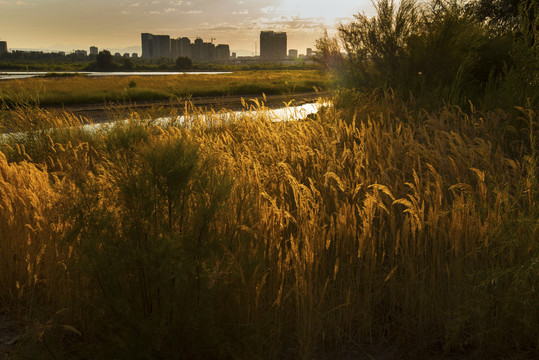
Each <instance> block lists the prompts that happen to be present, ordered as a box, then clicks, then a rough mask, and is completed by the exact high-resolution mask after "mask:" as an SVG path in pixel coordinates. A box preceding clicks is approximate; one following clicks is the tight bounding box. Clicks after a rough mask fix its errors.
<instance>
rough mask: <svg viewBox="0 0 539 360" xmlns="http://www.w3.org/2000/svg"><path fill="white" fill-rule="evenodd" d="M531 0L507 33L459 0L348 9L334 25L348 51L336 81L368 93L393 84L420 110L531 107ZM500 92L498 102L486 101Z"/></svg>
mask: <svg viewBox="0 0 539 360" xmlns="http://www.w3.org/2000/svg"><path fill="white" fill-rule="evenodd" d="M534 1H535V0H531V2H530V1H527V2H525V5H526V6H522V7H521V9H522V11H521V13H520V15H519V19H520V22H519V26H518V27H517V28H516V29H515V30H514V31H513V32H511V31H504V32H500V31H499V30H498V29H497V28H496V27H495V26H494V25H489V24H488V23H485V22H482V21H479V20H478V17H477V14H474V13H473V12H471V11H466V7H465V6H464V5H463V4H462V3H460V2H458V1H451V0H450V1H444V0H435V1H432V2H430V3H427V4H424V5H423V6H419V5H416V4H415V3H414V2H413V1H404V2H401V3H400V4H399V5H398V6H397V5H395V4H394V2H393V1H390V0H380V1H378V2H377V3H376V10H377V15H376V16H374V17H372V18H368V17H367V16H365V15H361V14H358V15H355V17H356V20H355V21H354V22H352V23H350V24H348V25H343V26H341V28H340V29H339V35H340V38H341V40H342V42H343V45H344V49H345V50H346V52H347V57H346V63H345V64H344V66H342V67H343V68H344V70H345V71H344V72H342V73H343V74H345V75H341V77H343V79H344V81H343V84H344V85H345V86H349V87H355V88H358V89H363V90H364V91H367V92H369V91H372V90H373V89H380V90H382V91H383V92H385V91H387V90H388V89H392V91H393V92H394V94H395V95H396V96H398V97H399V98H401V99H405V100H412V101H414V102H416V103H418V105H419V106H421V107H426V108H435V107H436V106H438V105H440V104H441V103H449V104H457V105H459V106H467V103H468V101H469V100H471V101H472V102H473V103H474V104H479V106H485V107H487V108H492V107H495V106H503V107H504V108H506V109H511V108H512V107H513V106H515V105H524V106H532V107H533V106H534V105H533V102H534V101H536V100H534V95H533V93H534V92H535V93H537V92H538V91H537V81H536V79H537V76H536V74H537V69H536V64H537V56H536V53H537V50H536V49H537V46H535V45H534V44H535V42H536V40H534V39H535V37H536V36H537V35H536V34H537V31H534V30H533V29H537V12H536V11H535V12H534V11H533V10H530V8H533V3H534ZM511 11H512V10H511ZM512 16H515V15H514V14H513V15H512ZM526 39H528V40H526ZM326 42H327V41H326ZM519 54H520V55H519ZM516 73H518V74H520V75H518V76H517V75H516ZM517 78H518V79H517ZM502 79H503V80H502ZM510 83H512V84H513V85H509V84H510ZM504 84H505V85H504ZM511 86H515V89H514V90H517V89H516V88H517V87H520V88H521V89H522V90H519V91H513V90H512V89H510V87H511ZM493 93H495V94H493ZM500 96H501V97H502V99H501V101H500V102H499V105H498V104H493V103H492V100H493V99H494V97H498V98H499V97H500ZM530 98H531V102H530Z"/></svg>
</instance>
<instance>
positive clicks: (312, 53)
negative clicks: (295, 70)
mask: <svg viewBox="0 0 539 360" xmlns="http://www.w3.org/2000/svg"><path fill="white" fill-rule="evenodd" d="M305 56H314V52H313V49H311V48H307V54H305Z"/></svg>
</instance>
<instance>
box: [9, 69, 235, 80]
mask: <svg viewBox="0 0 539 360" xmlns="http://www.w3.org/2000/svg"><path fill="white" fill-rule="evenodd" d="M51 73H54V74H78V75H83V76H170V75H219V74H230V72H228V71H191V72H169V71H161V72H156V71H139V72H120V71H113V72H93V71H0V80H15V79H27V78H33V77H38V76H44V75H46V74H51Z"/></svg>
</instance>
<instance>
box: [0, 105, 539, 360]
mask: <svg viewBox="0 0 539 360" xmlns="http://www.w3.org/2000/svg"><path fill="white" fill-rule="evenodd" d="M373 98H375V97H373ZM358 105H359V106H358V107H357V108H355V109H354V110H353V111H351V110H350V109H349V108H348V109H345V110H342V109H340V108H339V107H326V108H323V109H322V110H321V111H320V112H319V114H318V115H316V116H312V117H311V118H309V119H306V120H304V121H297V122H282V123H274V122H271V119H269V118H268V117H267V114H268V113H267V112H265V111H263V110H264V109H263V108H261V109H260V111H259V112H258V116H257V117H256V118H255V119H253V118H249V117H240V118H237V119H236V120H235V121H233V122H232V123H227V124H220V125H219V124H218V123H219V120H215V122H212V126H209V125H208V124H209V122H203V121H198V120H197V117H196V115H202V114H200V113H196V112H194V113H193V111H194V110H193V109H192V108H189V107H187V108H186V112H187V113H189V114H191V115H194V117H193V119H194V120H193V121H191V122H190V123H189V124H183V125H181V124H171V125H168V126H164V125H160V124H159V123H158V122H157V120H156V119H155V118H156V117H152V116H150V117H148V116H147V115H146V114H145V115H140V114H137V113H133V114H132V116H131V119H130V120H129V121H127V122H117V123H116V124H115V125H113V126H111V127H102V128H101V129H100V130H99V131H97V130H84V129H81V128H80V127H76V126H73V125H75V122H74V121H72V120H70V119H71V118H70V117H69V116H68V115H66V116H65V117H64V118H56V119H49V124H54V127H53V128H52V129H51V128H49V129H48V130H47V131H42V132H32V133H31V134H32V136H31V137H28V138H24V137H23V138H21V139H19V140H11V141H8V142H6V143H5V144H3V145H1V146H2V147H1V151H2V153H0V184H1V186H0V191H2V197H0V199H1V203H0V231H1V233H2V234H7V237H5V236H4V237H3V239H2V241H1V242H0V266H1V268H0V282H1V285H2V287H1V289H2V290H1V291H0V301H1V302H0V306H1V307H2V308H7V309H9V311H10V312H11V313H12V314H13V315H14V316H15V317H17V319H19V321H20V322H21V323H23V324H26V326H27V329H28V330H27V331H26V333H25V337H23V341H22V342H21V344H22V345H21V348H20V349H19V350H20V353H19V354H20V355H21V356H23V355H24V354H25V351H30V350H29V349H37V350H35V351H44V349H45V348H49V351H51V352H52V353H53V354H55V356H56V357H61V356H65V357H71V356H73V355H74V354H75V356H80V357H106V358H110V357H114V358H132V357H135V356H140V357H146V358H176V357H177V356H178V354H182V356H185V357H186V358H267V359H273V358H275V359H281V358H284V357H289V358H305V359H308V358H314V357H323V356H327V357H329V358H335V357H345V356H367V357H368V356H369V355H372V356H376V355H377V354H376V353H375V352H373V351H374V350H373V349H378V348H380V347H388V346H389V348H390V349H392V350H391V351H395V353H396V354H399V356H402V357H405V358H414V359H416V358H425V359H426V358H432V357H435V356H442V355H444V354H449V355H455V354H459V353H465V354H466V355H467V356H470V357H473V358H478V359H479V358H504V357H507V356H520V357H521V358H526V357H533V354H536V353H537V350H538V348H537V347H538V343H537V333H539V322H538V320H537V319H539V316H538V315H539V314H538V309H539V303H538V299H539V297H538V296H537V279H539V267H538V266H537V264H538V262H537V259H538V257H539V245H538V243H537V240H536V239H537V236H538V230H539V223H538V219H539V213H538V208H539V207H538V206H537V202H538V201H539V198H538V194H539V186H538V182H537V178H538V176H539V174H538V173H537V171H538V170H537V169H538V166H537V153H536V150H534V147H533V145H534V144H535V141H536V140H535V139H536V133H535V131H536V130H534V129H535V127H536V124H535V122H534V121H535V120H534V119H535V114H534V113H533V111H531V110H524V109H523V111H522V117H523V121H524V120H526V121H528V122H529V124H530V126H529V129H530V132H529V137H530V145H532V146H530V145H527V144H526V143H521V144H520V152H517V151H511V152H506V151H505V150H504V149H505V148H507V146H506V144H505V143H504V141H505V140H504V139H505V138H504V137H503V136H502V134H503V133H502V131H503V129H500V128H499V127H498V126H496V125H497V124H499V123H500V121H501V119H503V117H504V116H506V115H505V114H504V113H502V112H486V113H473V114H471V115H470V114H465V113H463V112H462V111H461V110H460V109H459V108H457V107H446V108H442V109H440V110H439V111H437V112H431V113H427V112H422V113H419V114H412V113H410V112H407V111H406V108H407V107H406V104H400V103H393V104H391V103H386V104H379V103H377V102H374V101H373V102H368V101H363V102H362V103H361V104H358ZM381 109H382V111H381ZM383 109H386V111H383ZM393 109H398V111H394V110H393ZM176 115H177V113H173V114H171V117H172V118H174V117H175V116H176ZM13 116H14V117H16V118H18V119H19V120H18V121H19V122H20V123H21V124H22V123H24V122H26V123H28V124H32V123H33V120H32V119H34V118H39V117H45V118H46V117H47V113H45V112H42V111H38V110H27V111H26V112H25V111H22V110H21V111H20V112H19V113H16V114H13ZM145 119H147V120H145ZM200 119H202V117H200ZM216 123H217V124H216ZM66 125H67V126H66ZM216 125H217V126H216ZM21 128H22V126H21ZM28 129H30V128H28ZM36 334H37V335H36ZM79 334H81V335H79ZM381 355H384V353H382V354H381ZM385 355H387V354H385Z"/></svg>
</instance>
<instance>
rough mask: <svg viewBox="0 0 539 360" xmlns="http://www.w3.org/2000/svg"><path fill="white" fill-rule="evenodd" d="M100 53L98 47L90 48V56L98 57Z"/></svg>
mask: <svg viewBox="0 0 539 360" xmlns="http://www.w3.org/2000/svg"><path fill="white" fill-rule="evenodd" d="M98 52H99V49H98V48H97V46H90V55H94V56H96V55H97V54H98Z"/></svg>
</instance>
